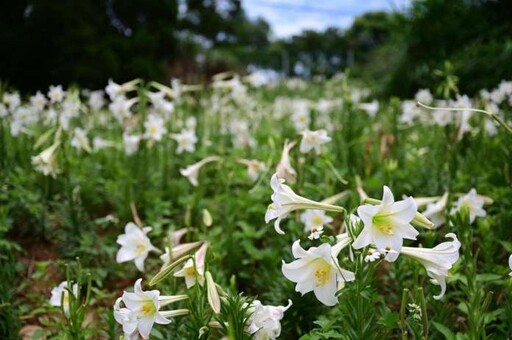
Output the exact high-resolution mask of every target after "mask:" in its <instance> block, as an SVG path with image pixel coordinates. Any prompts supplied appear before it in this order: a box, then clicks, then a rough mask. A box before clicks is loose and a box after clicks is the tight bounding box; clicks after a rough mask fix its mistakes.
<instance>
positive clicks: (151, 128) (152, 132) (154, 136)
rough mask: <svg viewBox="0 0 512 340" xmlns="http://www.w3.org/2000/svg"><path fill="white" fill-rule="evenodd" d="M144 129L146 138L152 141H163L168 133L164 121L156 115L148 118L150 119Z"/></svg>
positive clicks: (145, 123)
mask: <svg viewBox="0 0 512 340" xmlns="http://www.w3.org/2000/svg"><path fill="white" fill-rule="evenodd" d="M144 128H145V129H146V132H145V133H144V138H146V139H150V140H152V141H160V140H162V137H163V136H164V135H165V134H166V133H167V128H166V127H165V122H164V120H163V119H162V117H160V116H157V115H155V114H150V115H149V116H148V119H147V120H146V121H145V122H144Z"/></svg>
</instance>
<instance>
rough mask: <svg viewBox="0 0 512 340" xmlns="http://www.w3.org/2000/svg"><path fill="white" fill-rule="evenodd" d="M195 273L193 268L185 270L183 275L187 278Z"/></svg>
mask: <svg viewBox="0 0 512 340" xmlns="http://www.w3.org/2000/svg"><path fill="white" fill-rule="evenodd" d="M195 273H196V269H195V268H194V267H193V266H192V267H189V268H187V269H185V274H187V276H194V275H195Z"/></svg>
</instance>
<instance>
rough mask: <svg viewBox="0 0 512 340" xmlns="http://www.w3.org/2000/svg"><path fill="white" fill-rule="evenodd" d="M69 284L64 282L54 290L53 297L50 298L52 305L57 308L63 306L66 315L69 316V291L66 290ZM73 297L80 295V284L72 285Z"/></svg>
mask: <svg viewBox="0 0 512 340" xmlns="http://www.w3.org/2000/svg"><path fill="white" fill-rule="evenodd" d="M67 287H68V282H67V281H63V282H61V283H60V284H59V285H58V286H57V287H54V288H53V289H52V297H51V298H50V304H51V305H52V306H55V307H60V306H61V304H63V309H64V314H65V315H66V316H68V315H69V291H68V290H67V289H66V288H67ZM72 290H73V295H74V296H77V295H78V284H76V283H74V284H73V285H72Z"/></svg>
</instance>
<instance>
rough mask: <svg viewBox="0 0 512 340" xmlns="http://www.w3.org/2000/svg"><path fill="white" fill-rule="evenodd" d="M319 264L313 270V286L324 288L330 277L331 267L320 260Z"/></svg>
mask: <svg viewBox="0 0 512 340" xmlns="http://www.w3.org/2000/svg"><path fill="white" fill-rule="evenodd" d="M320 261H321V264H320V265H319V266H318V267H317V268H316V270H315V285H316V286H317V287H319V286H325V284H326V283H327V281H329V277H330V276H331V269H332V267H331V266H330V265H329V264H328V263H327V262H325V260H320Z"/></svg>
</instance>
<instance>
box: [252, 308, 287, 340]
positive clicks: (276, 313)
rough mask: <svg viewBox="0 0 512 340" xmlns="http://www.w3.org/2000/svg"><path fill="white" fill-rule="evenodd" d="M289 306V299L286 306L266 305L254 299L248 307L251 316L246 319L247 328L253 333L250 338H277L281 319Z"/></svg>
mask: <svg viewBox="0 0 512 340" xmlns="http://www.w3.org/2000/svg"><path fill="white" fill-rule="evenodd" d="M291 306H292V301H291V300H288V305H287V306H266V305H263V304H262V303H261V302H260V301H259V300H254V301H253V303H252V304H251V307H250V308H249V313H251V316H250V317H249V320H247V323H248V324H249V326H248V327H247V330H248V332H249V334H252V335H253V337H252V339H256V340H274V339H277V338H278V337H279V335H280V334H281V319H282V318H283V317H284V312H286V311H287V310H288V309H289V308H290V307H291Z"/></svg>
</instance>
